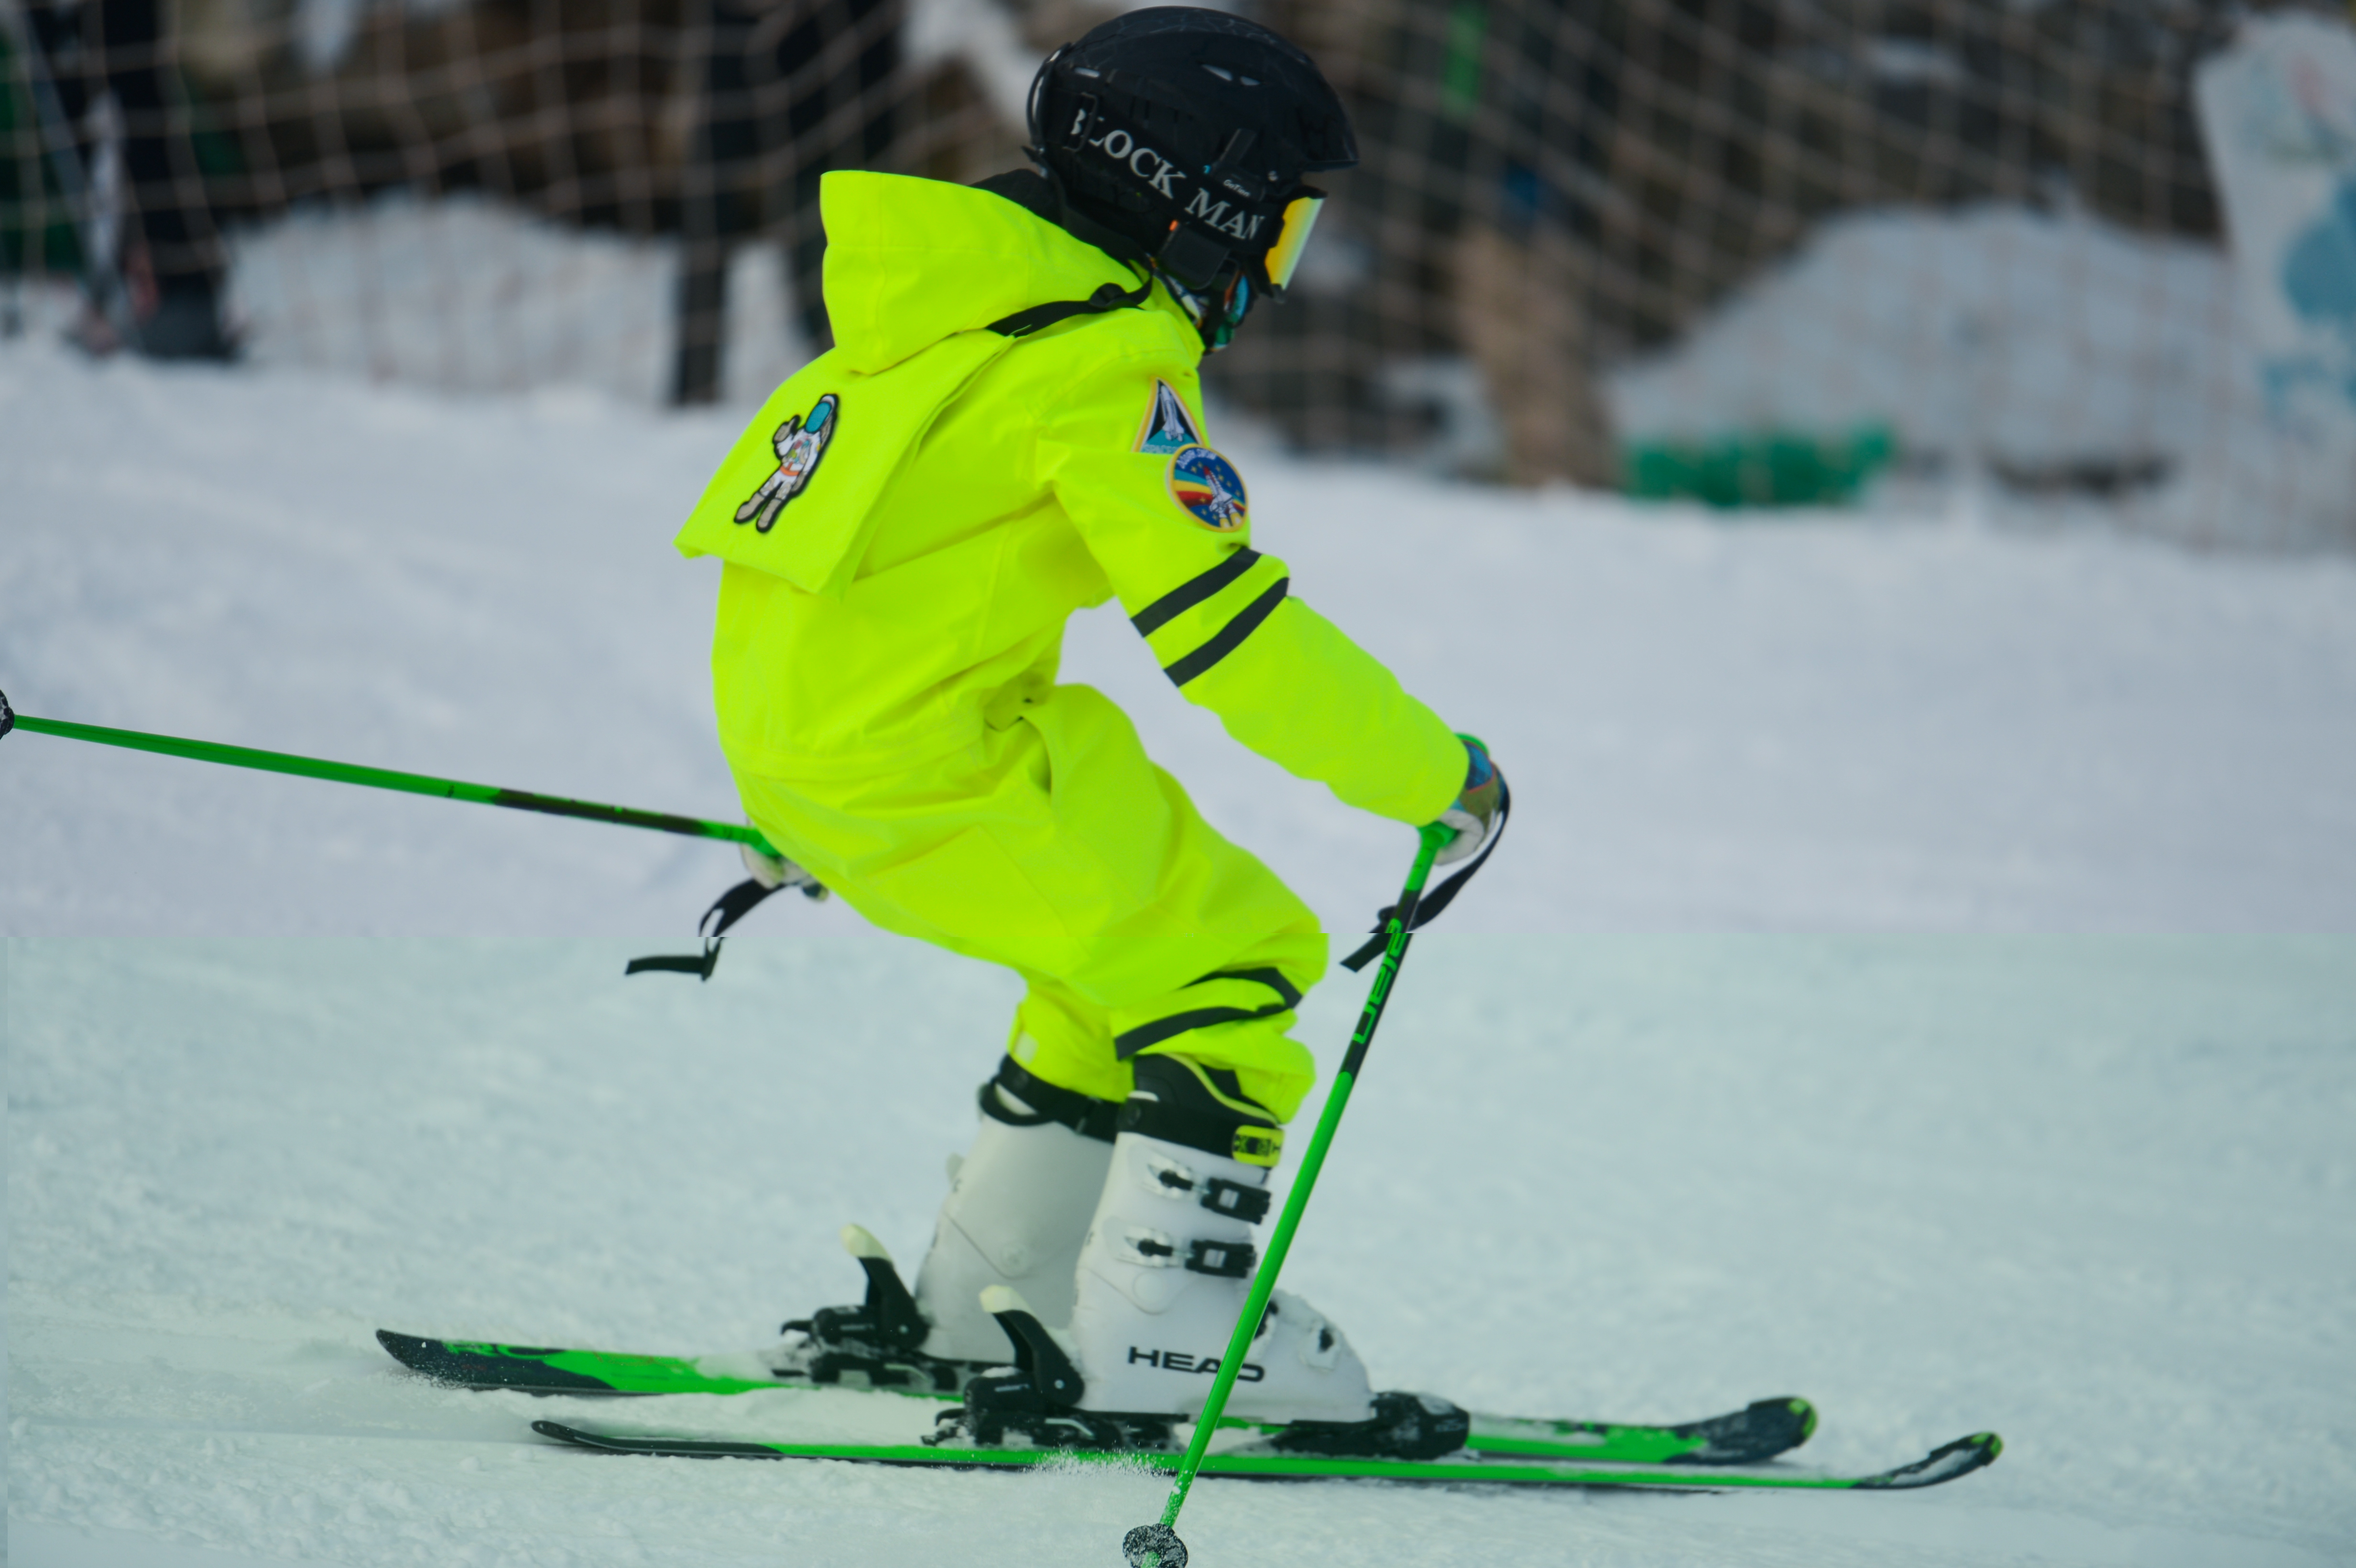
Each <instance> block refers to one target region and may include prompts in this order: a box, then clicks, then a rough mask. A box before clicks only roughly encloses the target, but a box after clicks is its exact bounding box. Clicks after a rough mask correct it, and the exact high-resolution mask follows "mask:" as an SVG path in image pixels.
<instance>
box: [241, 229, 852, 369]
mask: <svg viewBox="0 0 2356 1568" xmlns="http://www.w3.org/2000/svg"><path fill="white" fill-rule="evenodd" d="M230 238H231V270H230V315H231V316H232V318H233V319H234V320H235V321H236V323H237V325H238V329H239V332H240V334H241V338H242V341H243V343H244V346H245V352H246V356H247V357H248V359H249V360H250V361H251V362H252V363H253V364H254V365H256V366H259V367H262V368H273V369H303V370H320V371H327V372H329V373H332V374H335V375H340V376H350V377H356V378H359V379H364V380H369V381H382V382H399V383H402V384H404V385H409V386H413V387H416V388H419V389H429V390H439V391H444V392H521V391H526V390H530V389H541V388H568V387H569V388H586V389H594V390H596V391H599V392H604V393H606V394H608V395H610V396H613V397H616V398H618V399H621V400H626V401H630V402H635V403H637V404H640V405H642V406H644V407H648V408H653V407H657V406H659V405H660V404H661V403H663V402H665V401H667V400H668V399H669V395H670V383H671V371H672V365H671V358H672V352H673V338H674V330H673V315H674V312H675V309H676V301H677V293H678V288H679V283H678V272H679V246H678V244H677V243H676V242H675V241H673V240H634V239H627V238H625V237H623V236H620V235H615V234H605V233H596V232H588V233H584V232H582V231H579V230H576V229H561V228H559V227H557V226H556V225H553V224H550V223H545V222H542V221H541V220H539V219H534V218H531V217H530V216H528V215H526V214H523V213H519V212H517V211H515V210H514V209H512V208H507V207H502V206H500V205H499V204H498V203H497V202H494V201H490V200H487V199H484V198H482V197H476V196H473V195H469V194H465V193H462V194H459V195H456V196H452V197H445V198H444V199H441V200H437V201H418V200H415V199H412V198H409V197H404V196H402V195H401V194H399V193H395V194H393V195H391V196H387V197H381V198H380V199H378V200H376V201H373V202H370V203H369V204H367V205H365V206H357V207H332V208H327V207H323V208H308V209H305V210H302V211H298V212H297V213H295V215H294V216H293V217H290V218H287V219H283V220H281V221H279V222H275V223H273V224H270V225H267V226H265V227H262V228H258V229H245V230H242V231H240V232H238V233H236V234H233V235H232V236H231V237H230ZM789 293H790V288H789V286H788V284H787V281H786V275H785V261H784V257H783V255H782V254H781V253H780V251H778V249H777V247H776V245H774V244H766V243H764V244H748V245H745V246H743V247H741V248H740V249H738V250H737V251H735V253H734V257H733V260H732V265H731V268H730V274H729V307H730V315H729V328H730V338H729V349H730V352H729V354H728V357H727V362H726V365H725V367H724V369H725V373H726V376H727V386H726V392H727V395H728V396H729V397H730V398H732V399H735V400H745V399H752V400H758V399H759V398H760V397H761V396H763V395H764V394H766V392H767V391H768V390H769V389H771V388H772V387H774V386H776V384H777V382H779V381H781V380H783V379H785V378H786V377H787V375H789V374H791V373H792V371H793V369H794V368H796V367H797V366H798V365H800V364H801V363H802V362H803V361H804V360H805V359H806V358H808V357H809V355H808V352H807V350H806V349H805V348H804V347H803V346H802V344H801V342H800V335H799V330H798V328H797V327H796V326H795V325H793V323H792V319H791V315H792V313H791V311H790V309H789V307H788V295H789Z"/></svg>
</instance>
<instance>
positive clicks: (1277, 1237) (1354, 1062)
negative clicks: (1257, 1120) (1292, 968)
mask: <svg viewBox="0 0 2356 1568" xmlns="http://www.w3.org/2000/svg"><path fill="white" fill-rule="evenodd" d="M1420 832H1421V835H1422V843H1421V845H1420V846H1419V848H1417V850H1416V856H1415V865H1414V867H1413V869H1410V870H1409V871H1408V877H1407V886H1406V887H1405V888H1404V889H1402V890H1401V891H1400V892H1399V900H1398V904H1396V905H1395V906H1393V908H1392V910H1391V918H1390V921H1389V923H1388V924H1387V926H1386V927H1385V929H1384V938H1385V940H1384V943H1383V958H1382V964H1381V965H1380V966H1379V967H1377V968H1376V970H1375V983H1374V985H1373V986H1372V987H1369V988H1368V990H1367V992H1366V1005H1365V1007H1364V1008H1361V1009H1360V1010H1359V1013H1358V1029H1357V1032H1356V1033H1355V1034H1353V1035H1352V1036H1351V1037H1350V1050H1349V1054H1347V1055H1346V1056H1344V1057H1343V1059H1342V1070H1341V1072H1337V1073H1335V1074H1334V1076H1333V1092H1332V1093H1329V1094H1327V1095H1326V1096H1325V1111H1324V1114H1323V1115H1321V1116H1319V1117H1318V1118H1317V1130H1316V1132H1314V1133H1313V1134H1312V1135H1311V1136H1310V1139H1309V1152H1308V1153H1307V1154H1305V1155H1303V1156H1301V1174H1300V1175H1299V1176H1297V1177H1295V1178H1293V1181H1292V1193H1291V1195H1290V1197H1288V1198H1287V1199H1286V1200H1284V1212H1283V1213H1282V1214H1281V1215H1280V1216H1279V1217H1278V1219H1277V1221H1276V1231H1275V1233H1274V1234H1273V1235H1271V1236H1269V1243H1268V1255H1267V1256H1266V1257H1264V1258H1262V1259H1261V1260H1260V1265H1259V1272H1258V1274H1257V1275H1253V1276H1252V1287H1251V1294H1250V1295H1249V1296H1247V1297H1246V1298H1245V1300H1244V1309H1243V1314H1242V1316H1241V1317H1237V1319H1236V1331H1235V1332H1234V1333H1233V1334H1232V1335H1230V1336H1228V1339H1227V1349H1226V1354H1225V1355H1223V1356H1221V1357H1220V1358H1219V1375H1218V1377H1217V1378H1216V1379H1215V1381H1213V1382H1212V1384H1211V1397H1210V1399H1209V1400H1208V1401H1207V1402H1205V1404H1204V1406H1203V1413H1202V1414H1201V1415H1200V1416H1199V1417H1198V1418H1196V1420H1195V1423H1194V1441H1193V1442H1191V1443H1189V1444H1187V1445H1186V1454H1185V1456H1184V1457H1183V1458H1182V1459H1180V1460H1179V1461H1178V1473H1177V1475H1176V1476H1175V1477H1173V1479H1172V1481H1171V1483H1170V1498H1169V1500H1168V1501H1167V1502H1165V1503H1163V1504H1162V1518H1161V1520H1160V1521H1159V1522H1157V1523H1153V1524H1141V1525H1139V1526H1138V1527H1137V1528H1136V1529H1135V1530H1132V1531H1130V1532H1129V1533H1128V1534H1127V1535H1126V1536H1124V1537H1123V1538H1122V1539H1121V1543H1120V1550H1121V1554H1122V1555H1123V1556H1124V1557H1126V1558H1127V1559H1128V1560H1129V1564H1130V1568H1186V1543H1185V1542H1184V1541H1181V1540H1179V1539H1178V1531H1177V1528H1176V1527H1177V1523H1178V1510H1179V1509H1183V1508H1184V1507H1185V1506H1186V1493H1187V1491H1188V1490H1189V1489H1190V1488H1192V1487H1193V1486H1194V1472H1195V1471H1197V1470H1199V1469H1201V1468H1202V1466H1203V1456H1204V1454H1205V1452H1207V1451H1208V1450H1209V1448H1210V1446H1211V1435H1212V1433H1214V1432H1215V1431H1216V1430H1217V1429H1218V1425H1219V1417H1220V1416H1221V1415H1222V1414H1223V1413H1225V1412H1226V1408H1227V1395H1228V1393H1229V1392H1231V1391H1233V1389H1234V1388H1235V1386H1236V1374H1237V1372H1239V1371H1242V1370H1243V1365H1244V1358H1245V1356H1246V1355H1247V1354H1248V1353H1249V1351H1250V1349H1251V1342H1252V1339H1253V1338H1254V1336H1255V1334H1256V1333H1257V1331H1258V1328H1259V1320H1260V1314H1261V1313H1263V1312H1265V1311H1267V1310H1268V1298H1269V1296H1270V1295H1271V1294H1273V1293H1274V1292H1275V1290H1276V1276H1277V1274H1278V1272H1279V1271H1280V1270H1281V1269H1282V1268H1283V1267H1284V1254H1285V1253H1287V1252H1289V1251H1290V1250H1291V1247H1292V1233H1293V1232H1295V1231H1297V1230H1299V1229H1300V1228H1301V1211H1303V1210H1305V1209H1307V1208H1308V1207H1309V1194H1310V1191H1311V1189H1313V1188H1314V1187H1315V1186H1316V1185H1317V1172H1318V1171H1319V1170H1320V1169H1321V1168H1323V1166H1324V1164H1325V1150H1326V1147H1328V1146H1329V1145H1331V1144H1332V1143H1333V1130H1334V1128H1336V1127H1338V1126H1339V1125H1341V1123H1342V1112H1343V1111H1344V1108H1346V1107H1347V1106H1348V1105H1349V1104H1350V1090H1351V1088H1352V1086H1353V1085H1355V1083H1357V1081H1358V1069H1359V1067H1360V1065H1361V1064H1363V1063H1364V1062H1365V1060H1366V1047H1367V1046H1368V1045H1370V1044H1371V1043H1373V1041H1374V1038H1375V1026H1376V1025H1377V1024H1379V1023H1381V1022H1382V1021H1383V1007H1384V1005H1385V1004H1386V1003H1387V1002H1388V1001H1389V1000H1390V994H1391V984H1392V982H1393V981H1395V980H1396V979H1397V978H1398V972H1399V965H1400V964H1401V963H1403V962H1404V961H1405V960H1406V958H1407V944H1408V942H1409V941H1410V940H1412V937H1413V929H1412V928H1413V926H1414V924H1415V906H1416V902H1417V901H1418V900H1419V899H1420V898H1422V896H1423V884H1424V882H1425V880H1427V879H1428V878H1429V877H1430V875H1431V863H1432V860H1433V859H1434V857H1436V856H1437V855H1439V853H1440V850H1442V849H1444V848H1447V847H1448V844H1449V841H1450V840H1451V839H1452V838H1453V837H1455V835H1454V834H1453V833H1452V832H1451V831H1450V830H1449V829H1448V828H1445V827H1440V825H1439V824H1437V823H1434V824H1432V825H1431V826H1430V827H1425V828H1422V829H1421V830H1420Z"/></svg>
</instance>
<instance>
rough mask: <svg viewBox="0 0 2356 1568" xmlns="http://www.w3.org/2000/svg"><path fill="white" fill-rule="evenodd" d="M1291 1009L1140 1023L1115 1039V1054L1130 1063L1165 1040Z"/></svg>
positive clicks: (1210, 1012) (1223, 1011)
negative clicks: (1151, 1046)
mask: <svg viewBox="0 0 2356 1568" xmlns="http://www.w3.org/2000/svg"><path fill="white" fill-rule="evenodd" d="M1291 1010H1292V1009H1291V1008H1288V1007H1273V1008H1195V1009H1194V1011H1193V1012H1191V1013H1173V1014H1171V1015H1170V1016H1169V1017H1168V1018H1166V1019H1154V1020H1153V1021H1152V1022H1151V1023H1150V1024H1140V1025H1138V1026H1137V1027H1136V1028H1135V1029H1130V1031H1128V1032H1127V1033H1126V1034H1118V1035H1115V1036H1114V1037H1113V1041H1112V1050H1113V1054H1114V1055H1115V1056H1117V1057H1119V1059H1120V1060H1121V1061H1128V1060H1129V1059H1130V1057H1132V1056H1135V1055H1136V1054H1137V1053H1138V1052H1139V1051H1143V1050H1144V1049H1145V1048H1146V1047H1147V1046H1150V1045H1160V1044H1161V1043H1162V1041H1163V1040H1175V1039H1177V1038H1178V1037H1179V1036H1180V1035H1182V1034H1185V1033H1188V1032H1189V1031H1191V1030H1194V1029H1208V1028H1209V1027H1210V1026H1211V1025H1213V1024H1232V1023H1241V1022H1243V1021H1244V1020H1245V1019H1272V1018H1275V1017H1277V1016H1278V1015H1279V1014H1280V1013H1289V1012H1290V1011H1291Z"/></svg>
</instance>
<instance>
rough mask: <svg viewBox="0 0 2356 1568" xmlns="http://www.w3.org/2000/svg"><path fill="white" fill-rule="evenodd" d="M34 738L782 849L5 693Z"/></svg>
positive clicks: (580, 804)
mask: <svg viewBox="0 0 2356 1568" xmlns="http://www.w3.org/2000/svg"><path fill="white" fill-rule="evenodd" d="M12 728H13V729H18V730H24V731H29V732H30V733H32V734H35V735H55V736H57V737H59V739H60V740H66V741H92V742H94V743H96V744H98V745H101V746H123V747H125V748H127V749H129V750H131V751H134V752H162V753H163V754H164V755H166V756H167V757H187V758H190V759H193V760H194V761H196V762H199V763H221V764H223V765H225V766H228V767H232V768H256V769H259V770H261V771H262V772H263V773H295V774H298V775H299V776H301V777H304V778H309V779H327V780H329V781H331V782H332V783H335V784H364V785H366V786H367V787H369V789H391V790H400V791H402V793H404V794H407V795H440V796H441V797H442V798H444V800H469V801H473V802H474V803H476V804H477V805H504V806H507V807H509V808H510V809H512V810H516V811H538V812H543V813H545V814H546V815H548V816H579V817H584V818H586V819H587V820H589V821H591V822H611V823H614V824H616V826H618V827H646V828H651V829H653V830H654V831H655V832H658V833H680V834H685V835H686V836H687V837H691V838H726V839H729V840H732V841H734V842H735V843H738V844H750V845H751V846H753V848H755V849H758V850H759V851H761V853H763V854H765V855H775V854H776V853H777V851H776V849H774V848H771V847H770V844H769V841H768V840H767V839H766V838H764V837H761V830H760V829H759V828H757V827H741V826H739V825H737V824H734V823H729V822H706V821H704V820H703V819H702V818H701V817H695V816H672V815H671V814H670V813H669V812H663V811H638V810H635V809H633V808H632V807H630V806H626V805H598V804H596V803H595V802H594V801H586V800H566V799H564V798H562V796H559V795H534V794H532V793H531V792H530V790H520V789H500V788H498V787H496V786H495V785H491V784H465V783H462V782H460V781H459V780H457V779H437V778H431V777H428V776H427V775H426V774H424V773H399V772H396V771H395V770H393V769H391V768H364V767H360V766H359V765H357V764H355V763H331V762H328V761H327V760H325V759H324V758H319V757H298V756H295V755H294V754H293V753H291V752H260V751H256V750H254V749H253V748H252V747H250V746H224V745H222V744H220V742H218V741H187V740H182V739H180V738H179V737H178V736H175V735H150V734H148V733H146V732H145V731H139V730H110V729H107V728H105V727H103V726H102V725H98V724H73V723H69V722H67V721H66V720H62V719H36V718H34V717H33V716H32V715H31V714H29V713H17V712H16V711H15V710H13V709H10V708H9V706H8V698H7V694H6V693H5V692H0V735H5V734H6V733H8V731H10V730H11V729H12Z"/></svg>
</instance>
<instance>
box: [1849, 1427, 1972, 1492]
mask: <svg viewBox="0 0 2356 1568" xmlns="http://www.w3.org/2000/svg"><path fill="white" fill-rule="evenodd" d="M2003 1452H2004V1439H2003V1438H2001V1437H1998V1436H1997V1435H1996V1434H1995V1433H1993V1432H1975V1433H1973V1434H1972V1435H1970V1436H1969V1437H1958V1438H1956V1439H1955V1440H1954V1442H1953V1443H1949V1444H1946V1445H1944V1446H1941V1447H1938V1448H1933V1450H1931V1452H1930V1453H1929V1454H1928V1455H1926V1456H1923V1457H1922V1458H1920V1459H1917V1460H1915V1461H1914V1463H1912V1465H1904V1466H1901V1467H1899V1468H1897V1469H1895V1470H1890V1471H1887V1472H1885V1473H1883V1474H1881V1475H1879V1476H1873V1477H1868V1478H1867V1479H1865V1480H1862V1481H1859V1482H1858V1487H1860V1488H1867V1489H1871V1490H1877V1491H1903V1490H1906V1489H1909V1488H1915V1487H1935V1486H1939V1485H1941V1484H1942V1483H1944V1482H1947V1481H1952V1480H1954V1479H1955V1478H1956V1477H1959V1476H1968V1475H1970V1474H1971V1473H1972V1472H1973V1471H1975V1470H1985V1469H1987V1467H1989V1466H1990V1465H1993V1464H1995V1463H1996V1458H1997V1455H1999V1454H2001V1453H2003Z"/></svg>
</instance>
